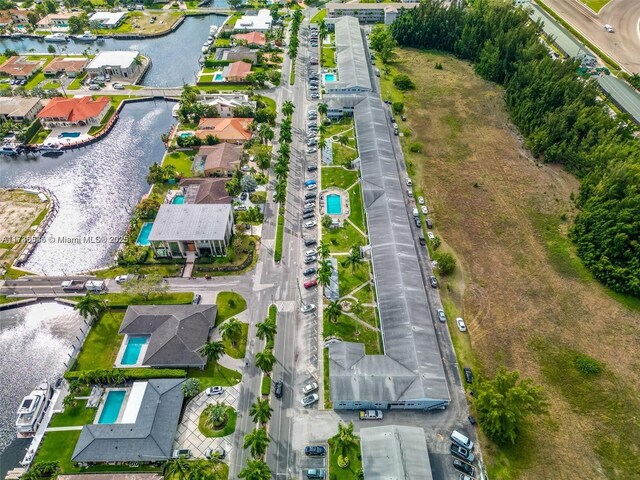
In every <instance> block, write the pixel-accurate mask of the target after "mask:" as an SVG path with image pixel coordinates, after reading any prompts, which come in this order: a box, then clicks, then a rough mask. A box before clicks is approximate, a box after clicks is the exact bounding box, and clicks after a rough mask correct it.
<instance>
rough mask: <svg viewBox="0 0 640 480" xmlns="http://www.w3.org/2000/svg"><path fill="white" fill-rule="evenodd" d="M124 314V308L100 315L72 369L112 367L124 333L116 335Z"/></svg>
mask: <svg viewBox="0 0 640 480" xmlns="http://www.w3.org/2000/svg"><path fill="white" fill-rule="evenodd" d="M111 295H116V294H111ZM124 314H125V311H124V310H109V311H107V312H105V313H104V314H103V315H102V317H100V320H98V321H97V322H96V323H95V324H94V326H93V327H92V328H91V330H90V331H89V335H88V336H87V339H86V340H85V341H84V344H83V345H82V350H81V351H80V354H79V355H78V361H77V362H76V364H75V366H74V367H73V370H75V371H79V370H94V369H106V368H113V362H114V361H115V359H116V355H117V354H118V349H119V348H120V344H121V343H122V339H123V338H124V335H118V330H119V329H120V324H121V323H122V320H123V319H124Z"/></svg>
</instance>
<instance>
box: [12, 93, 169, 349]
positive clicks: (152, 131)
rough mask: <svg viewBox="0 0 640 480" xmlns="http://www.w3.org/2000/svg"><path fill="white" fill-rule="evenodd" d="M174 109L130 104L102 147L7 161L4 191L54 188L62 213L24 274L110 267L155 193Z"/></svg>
mask: <svg viewBox="0 0 640 480" xmlns="http://www.w3.org/2000/svg"><path fill="white" fill-rule="evenodd" d="M173 105H175V104H174V103H171V102H165V101H164V100H156V101H148V102H139V103H131V104H128V105H126V106H125V107H124V108H123V109H122V111H121V113H120V118H119V119H118V121H117V122H116V124H115V126H114V128H113V130H111V132H110V133H109V134H108V135H106V136H105V137H104V138H103V139H102V140H100V141H98V142H96V143H94V144H93V145H89V146H88V147H84V148H81V149H78V150H70V151H66V152H65V153H64V154H63V155H62V156H60V157H58V158H50V157H42V156H40V157H37V158H35V159H28V158H25V157H24V156H21V157H17V158H12V157H4V156H0V170H1V171H2V175H0V187H35V186H42V187H46V188H48V189H49V190H51V191H52V192H53V193H54V195H55V196H56V197H57V199H58V202H59V206H60V209H59V211H58V214H57V215H56V217H55V218H54V220H53V221H52V222H51V224H50V225H49V227H48V229H47V234H46V235H45V237H44V239H45V240H46V241H45V242H44V243H41V244H39V245H38V246H37V247H36V248H35V250H34V252H33V254H32V255H31V257H30V259H29V260H28V262H27V263H26V264H25V266H24V268H26V269H28V270H31V271H35V272H43V273H45V274H47V275H69V274H71V273H76V272H84V271H87V270H91V269H95V268H99V267H104V266H107V265H108V264H109V262H110V261H111V259H113V257H114V254H115V251H116V249H117V247H118V245H119V243H120V242H121V238H119V237H121V236H122V235H124V234H125V231H126V228H127V225H128V223H129V219H130V217H131V214H132V213H133V209H134V208H135V206H136V204H137V203H138V202H139V201H140V198H141V197H142V195H144V194H145V193H146V192H147V191H148V189H149V185H147V182H146V178H145V177H146V174H147V171H148V168H149V166H150V165H151V164H152V163H153V162H158V163H159V162H160V161H161V160H162V156H163V155H164V152H165V148H164V144H163V143H162V142H161V140H160V135H161V134H162V133H165V132H168V130H169V128H170V126H171V124H172V123H173V122H174V119H173V117H172V116H171V108H172V106H173ZM0 358H2V357H1V356H0Z"/></svg>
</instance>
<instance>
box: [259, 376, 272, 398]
mask: <svg viewBox="0 0 640 480" xmlns="http://www.w3.org/2000/svg"><path fill="white" fill-rule="evenodd" d="M260 392H261V393H262V395H269V394H270V393H271V377H267V376H266V375H265V376H264V377H262V386H261V387H260Z"/></svg>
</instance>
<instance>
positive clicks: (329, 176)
mask: <svg viewBox="0 0 640 480" xmlns="http://www.w3.org/2000/svg"><path fill="white" fill-rule="evenodd" d="M321 179H322V188H328V187H338V188H342V189H344V190H346V189H347V188H349V187H350V186H351V185H353V184H354V183H355V182H356V181H358V171H357V170H347V169H345V168H342V167H322V171H321Z"/></svg>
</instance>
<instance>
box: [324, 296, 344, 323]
mask: <svg viewBox="0 0 640 480" xmlns="http://www.w3.org/2000/svg"><path fill="white" fill-rule="evenodd" d="M324 311H325V313H326V314H327V318H328V319H329V321H330V322H331V323H336V322H337V321H338V318H339V317H340V315H342V304H341V303H340V302H339V301H338V300H335V301H333V302H330V303H329V305H327V308H326V309H325V310H324Z"/></svg>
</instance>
